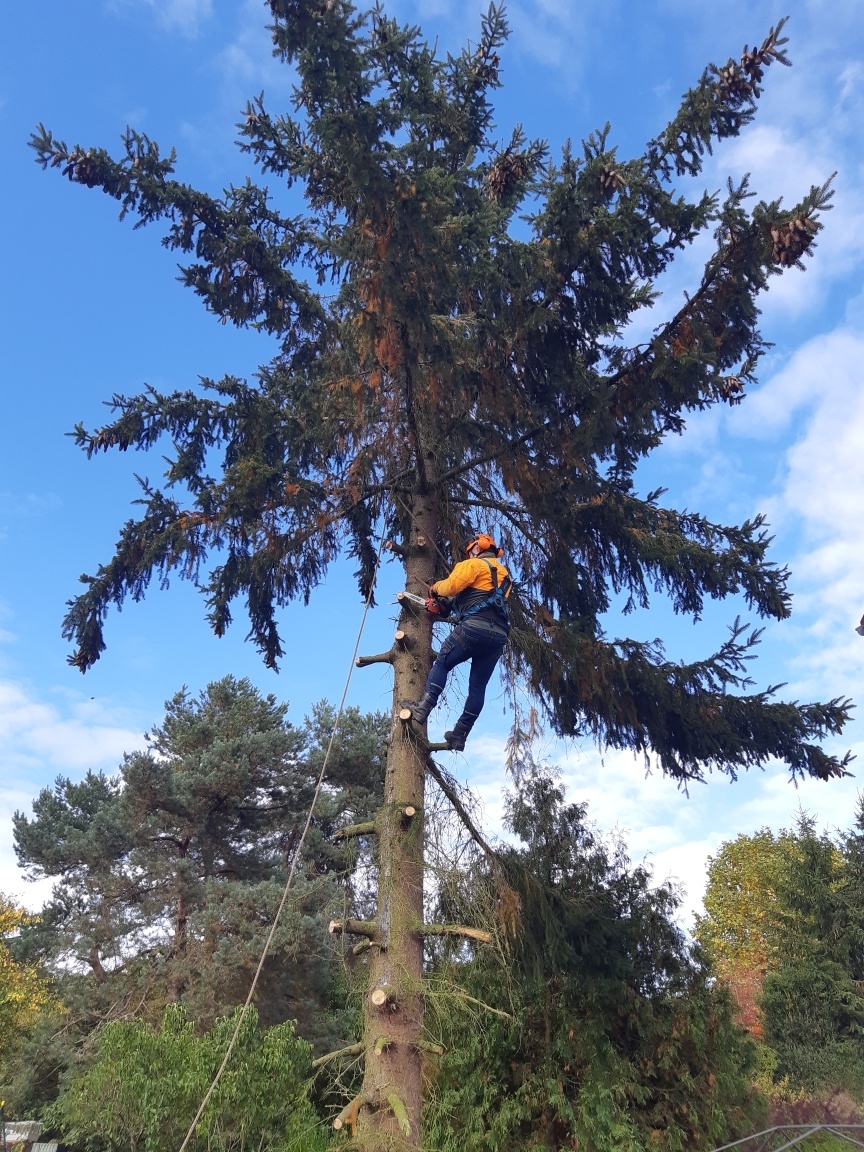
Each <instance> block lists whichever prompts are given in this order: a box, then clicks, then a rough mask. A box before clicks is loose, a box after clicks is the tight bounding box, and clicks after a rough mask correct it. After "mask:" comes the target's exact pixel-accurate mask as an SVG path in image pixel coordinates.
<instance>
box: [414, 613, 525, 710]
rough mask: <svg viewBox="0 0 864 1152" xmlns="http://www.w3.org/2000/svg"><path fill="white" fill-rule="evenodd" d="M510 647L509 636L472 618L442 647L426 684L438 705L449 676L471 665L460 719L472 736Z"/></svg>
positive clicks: (455, 631) (453, 632) (457, 628)
mask: <svg viewBox="0 0 864 1152" xmlns="http://www.w3.org/2000/svg"><path fill="white" fill-rule="evenodd" d="M506 645H507V633H506V632H505V631H504V630H503V629H502V628H498V627H496V626H495V625H494V624H492V623H491V622H488V621H486V620H472V619H471V618H470V617H469V618H468V619H467V620H465V621H463V623H461V624H459V625H457V627H456V628H454V629H453V631H452V632H451V633H450V635H449V636H448V637H447V639H446V640H445V641H444V643H443V644H442V645H441V651H440V652H439V653H438V659H437V660H436V661H435V663H434V664H433V665H432V668H431V670H430V672H429V678H428V680H427V681H426V691H427V692H428V693H429V695H430V696H431V697H432V699H433V700H434V701H436V702H437V700H438V697H439V696H440V695H441V693H442V692H443V691H444V685H445V684H446V683H447V675H448V673H450V672H451V671H452V670H453V669H454V668H455V667H456V665H457V664H464V663H465V661H466V660H470V661H471V672H470V674H469V676H468V698H467V700H466V701H465V708H464V711H463V712H462V715H461V716H460V717H459V723H460V724H461V725H462V727H463V729H464V730H465V731H466V732H470V731H471V728H472V727H473V726H474V721H475V720H476V719H477V717H478V716H479V715H480V712H481V710H482V708H483V702H484V700H485V699H486V685H487V684H488V683H489V680H490V677H491V676H492V673H493V672H494V671H495V665H496V664H497V663H498V661H499V660H500V658H501V653H502V652H503V651H504V648H505V647H506Z"/></svg>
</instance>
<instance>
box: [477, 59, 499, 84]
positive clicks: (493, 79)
mask: <svg viewBox="0 0 864 1152" xmlns="http://www.w3.org/2000/svg"><path fill="white" fill-rule="evenodd" d="M500 63H501V57H500V56H499V55H498V53H497V52H493V53H492V55H491V56H484V57H483V59H482V60H478V61H477V63H476V64H475V65H474V76H475V78H476V79H477V80H478V81H479V82H480V83H481V84H497V83H498V66H499V64H500Z"/></svg>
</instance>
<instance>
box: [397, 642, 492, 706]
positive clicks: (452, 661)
mask: <svg viewBox="0 0 864 1152" xmlns="http://www.w3.org/2000/svg"><path fill="white" fill-rule="evenodd" d="M471 655H472V648H471V646H470V644H469V643H468V642H467V640H466V638H465V636H464V634H463V629H462V628H461V627H460V628H454V630H453V631H452V632H451V633H450V635H449V636H448V637H447V639H446V640H445V641H444V643H443V644H442V645H441V651H440V652H439V653H438V659H437V660H436V661H435V663H434V664H433V665H432V667H431V668H430V669H429V675H428V677H427V679H426V687H425V688H424V689H423V695H422V696H421V697H420V699H419V700H418V701H417V702H416V703H415V704H409V705H408V707H410V709H411V715H412V716H413V717H414V719H415V721H416V722H417V723H418V724H423V723H425V721H426V720H427V718H428V716H429V713H430V712H431V711H432V709H433V708H434V707H435V705H436V704H437V703H438V697H439V696H440V695H441V693H442V692H443V691H444V686H445V684H446V683H447V676H448V675H449V673H450V672H452V670H453V669H454V668H455V667H456V665H457V664H462V663H464V662H465V661H466V660H470V659H471ZM489 674H490V676H491V674H492V673H491V672H490V673H489Z"/></svg>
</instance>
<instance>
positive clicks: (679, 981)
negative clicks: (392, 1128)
mask: <svg viewBox="0 0 864 1152" xmlns="http://www.w3.org/2000/svg"><path fill="white" fill-rule="evenodd" d="M508 823H509V826H510V828H511V830H512V831H513V832H514V833H515V834H516V836H517V837H518V839H519V841H520V845H519V847H518V848H516V849H512V850H508V851H507V852H506V854H504V855H503V856H502V867H503V868H504V870H505V872H506V875H507V877H508V878H509V880H510V881H511V882H512V883H513V885H514V889H515V890H516V891H517V892H518V895H519V898H520V902H521V905H522V908H523V927H522V930H521V931H520V932H519V933H518V934H517V935H516V936H515V937H514V936H512V935H510V934H508V933H507V931H506V928H505V926H504V925H503V924H502V925H501V927H500V928H499V931H498V937H499V940H500V942H501V946H500V949H499V951H498V952H497V953H496V952H495V951H494V950H488V949H487V950H483V951H481V952H479V953H478V954H477V956H476V957H474V958H472V959H471V960H470V961H469V962H466V957H465V956H464V954H460V953H457V954H455V955H451V956H450V957H449V958H448V957H442V958H441V959H440V960H439V963H438V964H437V965H436V969H435V975H436V977H437V979H438V981H439V982H440V983H442V984H443V983H444V982H445V981H446V980H447V979H449V980H451V981H453V982H455V983H456V984H457V985H461V986H462V987H463V988H464V989H465V990H466V991H467V992H468V993H469V994H470V995H473V996H474V998H475V1003H476V1001H477V1000H480V1001H482V1002H485V1003H490V1002H491V1003H493V1004H502V1005H506V1007H507V1009H508V1012H509V1017H507V1018H503V1017H501V1016H492V1015H490V1016H488V1017H485V1018H482V1019H481V1020H480V1021H479V1022H478V1020H477V1013H476V1011H472V1010H471V1007H472V1006H471V1004H470V1002H469V1003H468V1005H467V1008H468V1010H467V1011H466V1007H465V1006H464V1001H462V1002H460V1000H459V998H458V996H457V997H453V998H452V999H451V1000H450V1001H449V1002H448V1007H447V1010H445V1011H444V1012H443V1013H442V1022H441V1039H442V1043H443V1045H444V1049H445V1054H444V1055H443V1057H442V1058H441V1060H440V1066H439V1067H438V1069H437V1072H436V1075H435V1077H434V1089H433V1093H432V1100H431V1102H430V1106H429V1109H428V1113H427V1117H426V1125H427V1129H428V1133H429V1146H430V1147H434V1148H453V1149H456V1148H458V1149H460V1150H461V1149H464V1150H466V1152H475V1150H476V1152H481V1150H483V1152H486V1150H491V1149H496V1150H500V1152H510V1150H512V1152H516V1150H517V1149H523V1148H544V1149H550V1150H554V1149H559V1148H560V1149H563V1148H574V1147H580V1148H590V1149H593V1150H596V1152H606V1150H608V1152H618V1150H619V1149H624V1148H626V1149H633V1150H634V1152H635V1150H636V1149H644V1148H656V1149H663V1150H668V1152H672V1150H673V1149H683V1148H712V1147H714V1146H716V1145H718V1144H721V1143H723V1142H724V1141H725V1140H728V1139H731V1138H732V1136H734V1135H738V1134H740V1133H741V1132H742V1130H743V1131H747V1130H748V1126H749V1130H752V1127H753V1126H756V1125H755V1123H754V1121H755V1119H756V1115H757V1114H758V1111H759V1102H758V1099H757V1098H756V1097H755V1095H754V1093H753V1092H752V1091H751V1090H750V1086H749V1084H748V1073H749V1071H750V1069H751V1067H752V1047H753V1046H752V1044H751V1043H750V1042H749V1041H748V1040H747V1039H746V1037H744V1036H743V1034H742V1033H741V1031H740V1029H739V1028H738V1027H737V1026H736V1024H735V1022H734V1019H733V1014H732V1011H731V1004H730V1001H729V998H728V995H727V993H726V992H725V991H724V990H723V989H722V988H720V987H714V986H712V985H713V981H712V980H711V979H710V970H709V969H708V967H707V965H706V964H705V963H704V960H703V958H702V957H701V955H700V953H699V951H698V949H693V948H692V947H691V946H689V945H688V944H687V942H686V939H685V937H684V935H683V933H682V932H681V930H680V928H678V926H677V925H676V924H675V921H674V915H675V911H676V909H677V907H678V898H677V896H676V894H675V892H674V891H673V890H672V889H670V888H669V887H668V886H665V885H660V886H654V885H653V884H652V877H651V873H650V871H649V870H648V869H647V868H645V867H644V866H633V865H632V864H631V863H630V861H629V860H628V859H627V856H626V852H625V851H624V848H623V846H622V845H621V844H619V843H615V842H607V841H605V840H604V839H603V838H602V837H601V836H600V835H599V834H598V833H597V832H596V831H594V830H592V829H591V827H590V826H589V825H588V824H587V822H586V809H585V807H584V806H583V805H578V804H565V803H564V793H563V789H562V788H561V787H560V786H559V785H558V784H557V783H556V782H555V781H554V779H552V778H550V777H549V776H548V775H546V774H545V773H542V772H541V773H537V774H534V775H532V776H531V777H530V778H528V779H526V780H525V781H524V782H523V783H522V785H521V787H520V788H519V789H518V791H517V792H516V794H515V795H514V796H512V797H510V801H509V805H508ZM478 872H479V874H480V875H479V876H478V877H477V878H476V879H475V881H474V883H473V884H471V885H470V886H468V888H467V890H465V888H464V886H463V888H462V891H461V894H460V893H458V892H457V893H445V900H447V901H451V902H452V901H453V900H454V899H456V900H459V902H461V903H462V904H464V903H465V902H471V901H473V900H474V899H475V896H476V892H477V890H478V889H481V890H482V881H483V878H484V877H485V881H486V885H487V887H491V888H492V890H493V891H494V890H495V889H496V888H498V889H499V890H500V882H499V883H497V884H496V881H495V878H494V876H490V870H489V866H488V862H486V861H485V860H484V861H483V866H481V867H480V868H478ZM478 881H479V882H478ZM460 896H461V899H460ZM500 904H501V901H500V898H499V919H501V916H500V912H501V907H500ZM460 1003H461V1004H462V1005H463V1006H462V1007H461V1008H460V1007H458V1006H459V1005H460ZM452 1005H456V1006H457V1007H455V1008H454V1007H452Z"/></svg>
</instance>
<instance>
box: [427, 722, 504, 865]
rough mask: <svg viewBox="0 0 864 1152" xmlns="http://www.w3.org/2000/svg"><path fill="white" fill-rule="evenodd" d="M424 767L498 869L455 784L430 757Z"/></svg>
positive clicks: (470, 833) (495, 856) (496, 856)
mask: <svg viewBox="0 0 864 1152" xmlns="http://www.w3.org/2000/svg"><path fill="white" fill-rule="evenodd" d="M445 747H446V745H445ZM430 751H431V745H430ZM426 766H427V767H428V769H429V775H430V776H431V777H432V779H433V780H434V781H435V783H436V784H437V785H438V787H439V788H440V789H441V791H442V792H443V793H444V795H445V796H446V797H447V799H448V800H449V801H450V803H451V804H452V805H453V809H454V811H455V812H456V815H457V816H458V817H459V819H460V820H461V821H462V823H463V824H464V825H465V827H466V828H467V830H468V834H469V835H470V837H471V839H472V840H473V841H474V842H475V843H476V844H477V845H478V846H479V847H480V848H481V849H482V850H483V852H484V853H485V854H486V856H487V857H488V858H489V859H490V860H491V861H492V862H493V863H494V864H495V865H497V866H499V867H500V865H501V860H500V859H499V857H498V853H497V852H496V851H495V849H494V848H492V847H490V845H489V844H488V842H487V841H486V840H485V839H484V837H483V835H482V833H481V832H480V829H479V828H478V827H477V825H476V824H475V823H474V821H473V820H472V819H471V817H470V815H469V813H468V809H467V808H466V807H465V805H464V804H463V803H462V801H461V800H460V799H459V794H458V792H457V791H456V787H455V782H454V781H452V780H451V779H450V777H449V776H448V774H447V773H446V772H445V771H444V769H443V768H441V767H440V766H439V765H438V764H436V763H435V761H434V760H433V759H432V757H431V756H430V757H429V759H428V760H427V761H426Z"/></svg>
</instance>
